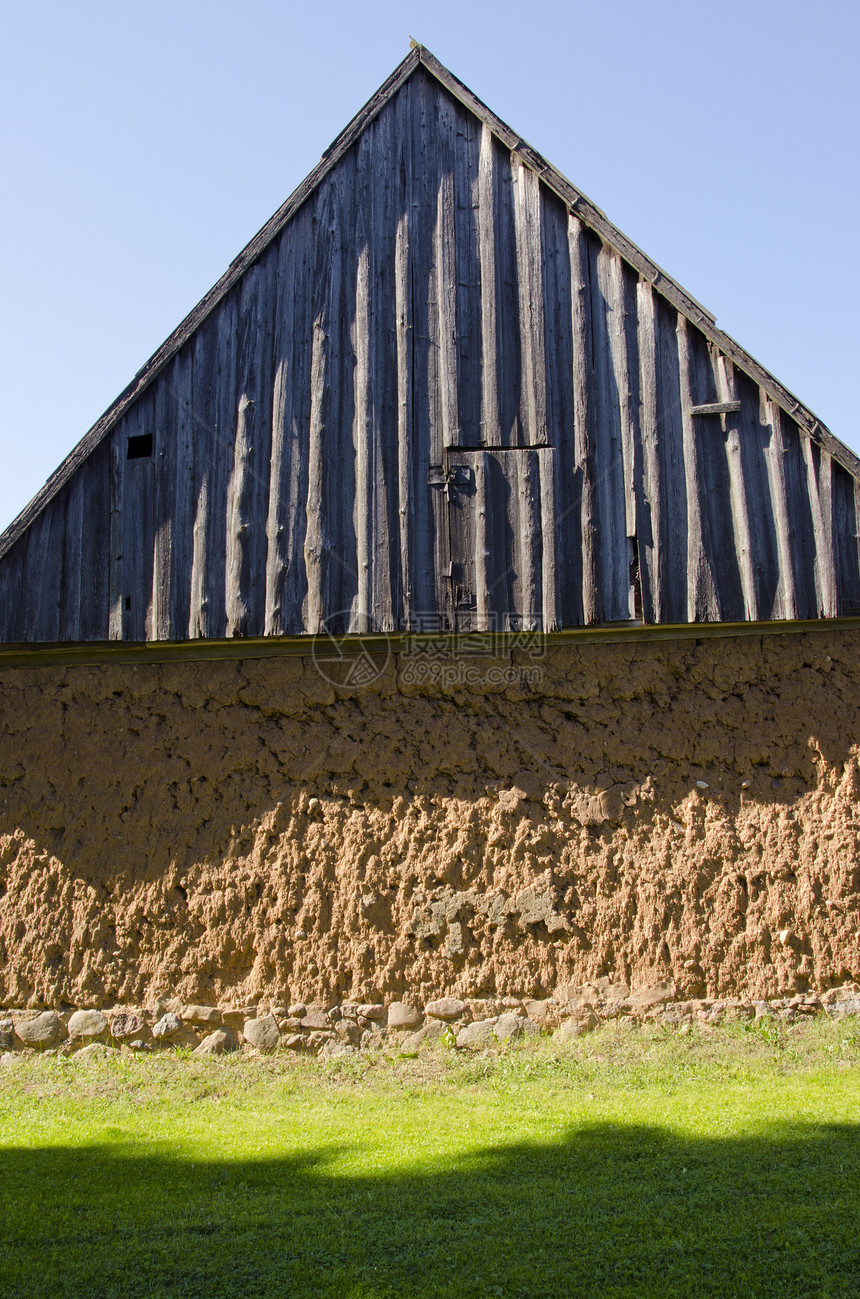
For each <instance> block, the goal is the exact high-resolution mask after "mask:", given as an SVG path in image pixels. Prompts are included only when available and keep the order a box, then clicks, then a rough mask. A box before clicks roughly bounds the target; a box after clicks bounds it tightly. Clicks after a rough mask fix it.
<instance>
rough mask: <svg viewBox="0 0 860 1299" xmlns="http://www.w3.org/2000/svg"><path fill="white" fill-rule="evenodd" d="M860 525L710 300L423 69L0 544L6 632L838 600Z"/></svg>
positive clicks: (850, 577)
mask: <svg viewBox="0 0 860 1299" xmlns="http://www.w3.org/2000/svg"><path fill="white" fill-rule="evenodd" d="M700 325H701V326H702V327H701V328H700V327H699V326H700ZM713 403H724V404H731V403H740V408H739V410H737V411H731V412H729V413H728V414H723V415H721V414H696V413H694V408H695V407H697V406H703V405H706V404H713ZM147 436H151V438H152V454H151V455H138V456H136V457H134V458H129V439H140V438H146V437H147ZM131 445H132V447H134V446H135V445H137V446H140V444H139V443H138V444H135V443H132V444H131ZM858 519H860V485H858V482H857V481H856V480H855V479H854V478H853V477H852V476H851V475H850V474H849V473H848V472H846V470H845V468H843V466H842V465H841V464H838V463H837V462H836V461H835V460H834V459H833V458H832V456H831V454H830V453H829V452H828V451H827V450H826V449H824V447H823V446H821V445H819V444H818V442H816V441H814V440H813V439H812V438H811V437H810V434H809V432H808V431H807V430H806V429H802V428H801V427H800V426H799V425H798V423H796V422H795V421H794V420H793V419H792V417H791V413H790V411H789V410H787V409H784V408H783V407H782V406H781V405H780V404H779V403H777V402H776V401H775V400H774V399H773V396H772V393H771V395H768V392H767V391H766V390H765V388H764V387H763V386H761V385H760V384H759V383H758V382H757V381H756V380H755V378H753V377H750V375H749V374H748V373H745V372H744V371H743V370H742V369H741V368H739V367H738V365H737V364H736V362H735V361H734V360H732V359H731V358H730V357H729V356H728V355H727V354H726V353H725V352H723V351H721V350H720V348H719V347H717V346H716V345H715V343H714V341H713V338H711V337H709V336H708V330H707V329H706V328H705V326H704V317H703V316H700V317H699V318H698V321H697V322H696V321H694V320H692V319H691V318H690V316H689V314H687V313H684V312H681V311H680V310H679V309H678V307H677V306H676V305H673V303H672V302H671V301H670V300H669V299H668V298H667V297H665V296H664V295H663V294H662V293H661V292H660V289H659V287H655V286H654V284H653V283H652V282H650V281H649V280H648V279H647V278H645V277H644V276H643V275H642V274H640V272H639V271H638V270H637V269H636V268H635V267H634V266H633V265H632V264H631V261H630V260H629V259H628V258H625V257H624V256H622V255H621V253H620V252H618V251H617V250H616V249H615V247H614V246H612V245H611V244H610V243H609V242H607V241H606V240H605V238H604V237H602V236H601V235H600V234H599V233H597V232H596V231H595V229H593V228H592V227H591V226H590V225H589V224H588V223H587V222H586V221H585V220H584V219H581V218H580V216H578V215H577V214H576V212H575V211H573V210H571V207H570V206H569V205H568V204H567V203H565V202H564V201H563V200H562V198H561V197H560V196H559V194H558V193H557V192H556V191H555V190H554V189H553V188H552V187H551V186H549V185H548V184H546V183H544V181H543V180H542V179H541V178H540V176H539V174H538V172H537V171H536V170H534V169H533V168H532V167H531V166H529V165H526V163H525V162H524V159H523V155H522V152H521V151H518V150H516V149H515V150H513V151H512V149H511V148H510V147H508V145H507V144H506V143H505V142H504V141H503V140H502V139H500V138H499V136H498V134H497V133H496V132H494V130H493V129H491V126H490V125H489V124H488V123H487V121H482V120H481V119H480V118H479V117H478V116H476V115H475V114H474V113H473V112H471V111H469V109H467V108H466V107H465V106H464V105H463V103H461V102H458V100H457V99H455V98H454V97H453V96H452V95H451V94H449V93H448V91H447V90H446V89H444V88H443V87H442V86H441V85H440V84H439V82H438V81H437V80H436V79H434V78H433V77H431V76H430V75H428V74H427V73H426V72H425V71H423V70H422V69H418V71H416V72H415V74H414V75H412V76H410V77H409V78H408V79H407V80H406V81H405V82H404V83H403V84H402V85H401V86H400V88H399V89H398V90H397V91H396V93H395V94H394V95H393V97H391V98H390V100H389V101H388V102H387V103H386V104H385V106H384V107H383V108H382V109H381V111H380V112H378V114H377V115H376V116H375V117H374V118H373V120H372V121H370V122H369V124H368V125H366V127H365V128H364V129H363V131H362V133H361V134H360V135H359V136H358V138H357V140H356V141H355V142H354V143H353V144H352V145H351V147H349V148H348V149H347V150H346V152H345V153H344V154H343V156H342V157H341V158H340V160H339V161H338V162H337V164H336V165H335V166H334V167H333V168H332V169H331V170H330V171H329V172H328V174H327V175H325V176H324V177H323V179H322V180H321V181H320V183H319V184H318V185H317V186H316V188H315V189H314V190H313V192H312V193H311V194H310V196H309V197H308V198H307V199H306V200H305V201H304V202H303V204H302V205H301V206H300V207H299V208H298V210H297V211H296V212H295V213H294V214H293V215H292V216H291V218H290V220H289V221H288V222H287V223H286V225H285V226H284V227H283V229H282V230H281V231H280V233H279V234H278V235H277V237H275V238H274V239H272V240H271V241H270V242H269V243H268V245H267V246H266V247H265V248H264V249H263V250H262V251H261V252H260V254H259V256H258V257H257V258H256V260H255V261H253V263H252V264H250V265H249V266H248V268H247V269H246V270H245V271H244V273H243V274H242V276H241V278H239V279H238V281H237V282H236V283H234V284H233V286H232V287H231V288H230V289H229V291H227V292H226V293H225V294H224V296H222V297H221V299H220V301H219V302H218V303H217V305H216V306H215V307H214V309H213V310H211V311H210V312H209V314H208V315H207V316H206V317H205V319H203V320H202V321H201V323H200V324H199V325H198V326H197V327H196V329H195V332H193V334H192V335H191V336H190V337H188V338H187V339H186V340H185V342H184V343H183V344H182V346H181V347H179V349H178V351H176V353H175V355H173V356H172V358H171V359H169V360H168V362H167V363H166V364H165V365H164V366H163V368H162V369H161V370H160V373H159V374H158V376H157V377H156V378H155V379H154V380H153V382H152V383H151V384H150V386H149V387H148V388H147V389H146V391H144V392H143V394H142V395H141V396H140V397H139V398H138V399H137V400H136V401H134V402H133V404H131V405H130V406H129V407H128V408H127V409H126V410H125V412H124V413H123V414H122V416H121V418H120V419H119V420H118V422H117V423H115V425H114V427H113V428H112V429H111V431H110V432H109V434H108V435H107V437H106V438H105V439H104V440H103V441H102V442H101V443H100V444H99V445H98V446H97V447H96V448H95V449H94V450H93V451H91V452H90V454H89V455H88V456H87V457H86V458H84V459H83V460H82V461H81V463H80V464H79V465H78V467H77V469H76V470H75V472H74V473H73V474H72V476H71V477H70V478H69V480H68V481H67V482H65V484H64V485H63V486H62V487H61V489H60V490H59V491H58V492H57V493H56V494H55V495H54V496H53V497H52V499H50V500H49V501H48V503H47V504H46V505H45V507H44V508H43V509H42V510H41V512H40V513H38V514H37V515H36V516H35V518H34V519H33V520H32V522H30V523H29V526H28V527H27V528H26V530H25V531H23V533H22V535H20V536H19V537H18V539H17V540H16V541H15V542H14V544H13V545H12V546H11V549H9V550H8V551H7V553H6V554H5V556H4V557H3V559H2V560H0V638H2V640H3V641H6V642H24V641H86V640H105V639H113V640H129V641H142V640H183V639H186V638H192V639H193V638H199V637H231V636H234V637H242V636H261V635H271V636H277V635H289V634H296V633H303V632H304V633H312V632H317V631H319V630H321V629H322V628H323V627H328V628H330V629H332V630H339V631H356V632H357V631H362V630H368V629H371V630H372V629H378V630H398V629H407V628H410V627H412V628H419V629H426V630H431V629H435V628H438V627H441V628H449V627H470V628H473V627H474V628H484V627H485V628H491V629H492V628H498V629H500V630H505V629H516V628H520V627H543V628H545V629H547V630H551V629H554V628H560V627H577V626H583V625H588V624H594V623H616V622H626V621H631V620H635V619H638V618H644V620H645V621H646V622H654V623H683V622H696V621H737V620H749V621H756V620H767V619H807V618H816V617H833V616H839V615H841V614H844V613H856V612H858V611H860V552H858V532H860V527H858Z"/></svg>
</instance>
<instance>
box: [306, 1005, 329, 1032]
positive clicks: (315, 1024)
mask: <svg viewBox="0 0 860 1299" xmlns="http://www.w3.org/2000/svg"><path fill="white" fill-rule="evenodd" d="M330 1027H331V1022H330V1020H329V1017H328V1015H327V1014H326V1013H325V1011H324V1010H309V1011H308V1013H307V1014H306V1015H305V1017H304V1018H303V1020H302V1028H316V1029H323V1028H330Z"/></svg>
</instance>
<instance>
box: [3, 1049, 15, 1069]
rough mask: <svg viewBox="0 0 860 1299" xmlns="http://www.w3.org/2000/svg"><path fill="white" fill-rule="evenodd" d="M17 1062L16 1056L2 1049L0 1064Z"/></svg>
mask: <svg viewBox="0 0 860 1299" xmlns="http://www.w3.org/2000/svg"><path fill="white" fill-rule="evenodd" d="M17 1063H18V1056H17V1055H13V1054H12V1052H11V1051H4V1052H3V1054H2V1055H0V1065H7V1066H8V1065H12V1064H17Z"/></svg>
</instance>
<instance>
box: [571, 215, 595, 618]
mask: <svg viewBox="0 0 860 1299" xmlns="http://www.w3.org/2000/svg"><path fill="white" fill-rule="evenodd" d="M586 238H587V236H586V234H585V231H584V230H583V227H582V223H581V222H580V221H579V220H578V218H577V217H575V216H573V215H571V216H569V218H568V243H569V250H570V283H571V327H572V333H573V404H574V447H575V451H574V455H575V465H576V470H575V473H576V478H577V485H578V488H579V499H580V514H579V519H580V545H581V553H582V620H583V623H584V624H585V625H588V624H589V623H595V622H598V621H599V620H600V616H601V607H600V600H599V594H598V589H597V548H598V541H597V529H598V520H597V517H596V509H595V502H594V469H593V463H592V461H593V457H592V436H593V435H592V427H593V419H594V414H593V407H594V400H593V395H592V369H591V357H592V349H593V340H592V329H591V312H590V303H589V270H588V250H587V247H586Z"/></svg>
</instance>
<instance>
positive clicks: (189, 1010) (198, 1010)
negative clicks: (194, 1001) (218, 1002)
mask: <svg viewBox="0 0 860 1299" xmlns="http://www.w3.org/2000/svg"><path fill="white" fill-rule="evenodd" d="M179 1017H180V1019H182V1020H183V1021H184V1022H185V1023H186V1024H220V1023H221V1012H220V1010H216V1009H215V1007H214V1006H183V1007H182V1010H181V1011H180V1012H179Z"/></svg>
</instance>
